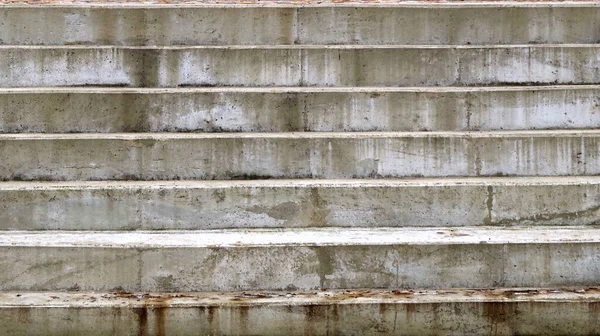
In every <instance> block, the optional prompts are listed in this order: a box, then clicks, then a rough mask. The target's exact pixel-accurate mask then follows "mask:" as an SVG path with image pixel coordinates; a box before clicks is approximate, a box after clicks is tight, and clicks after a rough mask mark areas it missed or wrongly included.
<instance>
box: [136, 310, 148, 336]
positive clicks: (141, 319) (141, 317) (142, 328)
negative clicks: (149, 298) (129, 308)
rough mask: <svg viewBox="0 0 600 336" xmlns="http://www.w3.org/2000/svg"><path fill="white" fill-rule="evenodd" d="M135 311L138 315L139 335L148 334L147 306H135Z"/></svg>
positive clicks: (144, 335)
mask: <svg viewBox="0 0 600 336" xmlns="http://www.w3.org/2000/svg"><path fill="white" fill-rule="evenodd" d="M133 312H134V313H135V314H136V315H137V317H138V336H146V335H148V310H147V309H146V307H142V308H133Z"/></svg>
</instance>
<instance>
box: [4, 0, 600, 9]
mask: <svg viewBox="0 0 600 336" xmlns="http://www.w3.org/2000/svg"><path fill="white" fill-rule="evenodd" d="M599 6H600V4H599V3H598V2H594V1H547V2H540V1H503V2H498V1H481V2H478V1H468V2H443V3H440V2H435V3H430V2H424V1H423V2H422V1H418V0H417V1H405V2H404V1H403V2H385V3H383V2H370V3H365V2H344V3H334V2H331V1H321V2H320V3H310V2H309V3H307V2H306V1H297V2H294V1H280V2H266V3H244V4H240V3H220V4H219V3H201V2H195V3H180V4H165V3H160V4H157V3H151V2H138V3H131V2H129V3H120V4H119V3H98V2H96V3H94V2H88V3H78V2H59V3H56V4H27V3H10V4H3V5H2V7H4V8H107V9H108V8H110V9H162V8H335V7H342V8H344V7H357V8H365V7H366V8H398V7H399V8H432V9H433V8H507V7H508V8H513V7H516V8H538V7H599Z"/></svg>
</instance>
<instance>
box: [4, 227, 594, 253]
mask: <svg viewBox="0 0 600 336" xmlns="http://www.w3.org/2000/svg"><path fill="white" fill-rule="evenodd" d="M581 243H588V244H589V243H600V230H599V229H598V228H597V227H593V226H563V227H508V228H501V227H485V226H479V227H427V228H294V229H227V230H189V231H171V230H169V231H131V232H121V231H5V232H0V247H41V248H58V247H66V248H117V249H127V248H135V249H160V248H253V247H264V248H269V247H281V246H284V247H293V246H304V247H332V246H337V247H343V246H393V245H402V246H405V245H419V246H421V245H478V244H493V245H497V244H502V245H505V244H511V245H513V244H581Z"/></svg>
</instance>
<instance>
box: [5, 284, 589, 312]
mask: <svg viewBox="0 0 600 336" xmlns="http://www.w3.org/2000/svg"><path fill="white" fill-rule="evenodd" d="M598 300H600V288H502V289H446V290H444V289H441V290H394V291H390V290H373V289H365V290H326V291H318V292H308V293H307V292H293V291H285V292H281V291H269V292H258V291H246V292H229V293H223V292H201V293H197V292H192V293H148V292H143V293H115V292H107V293H101V292H100V293H99V292H67V293H65V292H18V293H17V292H3V293H0V308H23V307H25V308H105V307H124V308H135V307H148V306H150V307H181V308H185V307H198V306H200V307H202V306H208V307H214V306H225V307H231V306H233V307H235V306H262V305H294V306H298V305H300V306H302V305H338V304H373V303H384V304H419V303H422V304H428V303H454V302H456V303H467V302H508V303H510V302H582V303H583V302H588V301H598Z"/></svg>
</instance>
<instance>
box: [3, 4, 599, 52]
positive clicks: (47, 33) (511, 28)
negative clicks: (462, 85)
mask: <svg viewBox="0 0 600 336" xmlns="http://www.w3.org/2000/svg"><path fill="white" fill-rule="evenodd" d="M0 21H2V23H3V29H2V31H0V43H1V44H13V45H18V44H37V45H40V44H44V45H62V44H65V45H69V44H100V45H217V44H221V45H222V44H348V43H352V44H469V43H470V44H509V43H598V42H599V41H600V33H599V32H600V8H598V7H589V8H567V7H556V8H550V7H546V8H339V7H338V8H170V9H160V8H151V9H149V8H142V9H131V8H129V9H124V8H111V9H107V8H104V9H89V8H48V7H45V8H3V9H0ZM24 24H25V26H24ZM44 27H52V29H44Z"/></svg>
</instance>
